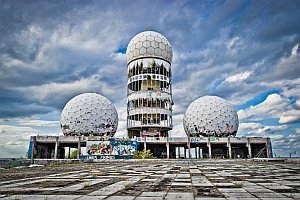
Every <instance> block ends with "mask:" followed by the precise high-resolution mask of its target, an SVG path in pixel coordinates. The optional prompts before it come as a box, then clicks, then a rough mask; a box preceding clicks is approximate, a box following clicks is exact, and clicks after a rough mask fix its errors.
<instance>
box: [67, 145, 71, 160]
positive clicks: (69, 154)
mask: <svg viewBox="0 0 300 200" xmlns="http://www.w3.org/2000/svg"><path fill="white" fill-rule="evenodd" d="M68 148H69V153H68V158H70V156H71V147H68Z"/></svg>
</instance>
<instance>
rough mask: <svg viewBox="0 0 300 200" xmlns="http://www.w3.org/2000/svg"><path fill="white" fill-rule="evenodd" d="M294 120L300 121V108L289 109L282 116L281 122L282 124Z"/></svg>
mask: <svg viewBox="0 0 300 200" xmlns="http://www.w3.org/2000/svg"><path fill="white" fill-rule="evenodd" d="M293 122H300V110H289V111H286V112H284V113H282V115H281V116H280V119H279V123H281V124H287V123H293Z"/></svg>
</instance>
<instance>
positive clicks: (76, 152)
mask: <svg viewBox="0 0 300 200" xmlns="http://www.w3.org/2000/svg"><path fill="white" fill-rule="evenodd" d="M77 154H78V150H77V149H76V150H74V151H72V152H71V155H70V158H71V159H76V158H77Z"/></svg>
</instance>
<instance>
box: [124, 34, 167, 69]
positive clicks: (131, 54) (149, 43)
mask: <svg viewBox="0 0 300 200" xmlns="http://www.w3.org/2000/svg"><path fill="white" fill-rule="evenodd" d="M147 57H152V58H160V59H163V60H166V61H168V62H169V63H171V62H172V58H173V52H172V47H171V45H170V43H169V41H168V40H167V39H166V38H165V37H164V36H163V35H162V34H160V33H158V32H154V31H144V32H141V33H139V34H137V35H136V36H134V37H133V38H132V39H131V41H130V42H129V44H128V46H127V50H126V59H127V64H129V63H130V62H131V61H133V60H135V59H138V58H147Z"/></svg>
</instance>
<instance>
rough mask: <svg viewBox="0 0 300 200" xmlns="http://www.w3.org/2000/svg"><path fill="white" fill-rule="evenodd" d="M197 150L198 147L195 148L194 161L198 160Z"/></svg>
mask: <svg viewBox="0 0 300 200" xmlns="http://www.w3.org/2000/svg"><path fill="white" fill-rule="evenodd" d="M197 148H198V147H195V157H196V159H197V158H198V153H197Z"/></svg>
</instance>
